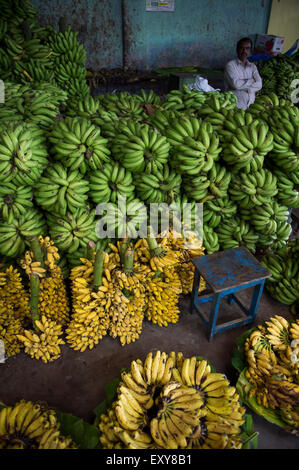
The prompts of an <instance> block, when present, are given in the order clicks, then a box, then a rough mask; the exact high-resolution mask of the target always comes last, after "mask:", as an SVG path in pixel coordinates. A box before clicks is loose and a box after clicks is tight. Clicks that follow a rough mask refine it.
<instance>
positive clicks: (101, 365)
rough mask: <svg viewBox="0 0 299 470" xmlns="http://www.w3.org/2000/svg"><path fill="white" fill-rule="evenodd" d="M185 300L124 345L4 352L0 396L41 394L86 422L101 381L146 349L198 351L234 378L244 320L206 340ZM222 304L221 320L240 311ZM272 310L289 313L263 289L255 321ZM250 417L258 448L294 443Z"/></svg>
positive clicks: (11, 399) (297, 443)
mask: <svg viewBox="0 0 299 470" xmlns="http://www.w3.org/2000/svg"><path fill="white" fill-rule="evenodd" d="M240 299H241V300H242V301H243V303H244V305H249V300H250V299H251V292H250V289H247V290H246V291H243V292H242V295H240ZM189 303H190V297H189V296H185V297H183V298H182V299H181V301H180V306H181V316H180V320H179V322H178V323H177V324H175V325H170V326H168V327H167V328H160V327H158V326H155V325H153V324H152V323H149V322H144V327H143V331H142V335H141V336H140V338H139V340H137V341H135V343H132V344H130V345H127V346H125V347H122V346H121V345H120V343H119V341H118V340H115V339H112V338H110V337H105V338H104V339H103V340H102V341H101V342H100V343H99V344H98V345H97V346H96V347H95V348H94V349H93V350H91V351H89V350H88V351H85V352H84V353H80V352H76V351H74V350H72V349H70V348H69V347H68V346H63V347H62V357H61V358H60V359H58V360H57V361H55V362H53V363H49V364H43V363H42V362H41V361H37V360H34V359H31V358H30V357H29V356H28V355H26V354H24V353H21V354H19V355H17V356H15V357H11V358H9V359H8V360H7V361H6V363H5V364H0V372H1V381H0V401H2V402H4V403H5V404H7V405H12V404H14V403H15V402H16V401H18V400H20V399H21V398H25V399H28V400H42V401H46V402H47V403H48V404H49V406H50V407H53V408H56V409H58V410H60V411H63V412H66V413H72V414H74V415H76V416H78V417H81V418H83V419H85V420H87V421H89V422H92V421H93V419H94V414H93V411H92V410H93V409H94V408H95V407H96V406H97V405H98V404H99V403H100V402H101V401H102V400H103V399H104V397H105V391H104V387H105V385H106V383H107V382H109V381H110V380H111V379H113V378H115V377H119V373H120V369H121V368H122V367H128V366H129V364H130V362H131V361H132V360H133V359H136V358H140V359H142V360H144V358H145V357H146V355H147V354H148V352H149V351H157V350H158V349H159V350H161V351H165V352H169V351H171V350H174V351H182V352H183V353H184V355H185V356H186V357H188V356H189V357H191V356H192V355H200V356H203V357H205V358H207V359H208V360H209V361H210V362H211V363H212V364H213V365H214V367H215V368H216V370H217V371H219V372H223V373H225V374H226V375H227V377H228V378H229V380H230V381H231V382H232V383H233V384H235V383H236V380H237V372H236V370H235V369H234V368H233V367H232V365H231V356H232V352H233V349H234V342H235V340H236V339H237V338H238V337H239V336H240V335H241V334H242V333H243V332H244V331H246V330H247V329H248V328H249V326H244V327H237V328H234V329H231V330H229V331H228V332H224V333H219V334H218V335H215V337H214V339H213V341H211V342H209V341H208V340H207V337H206V330H205V328H204V326H203V324H202V322H201V320H200V318H199V316H198V315H197V314H196V313H194V314H192V315H191V314H190V311H189ZM222 309H223V310H222V312H223V314H224V316H225V318H226V320H229V319H231V318H232V317H233V316H236V313H237V317H238V316H239V313H240V310H239V308H238V307H237V306H235V304H234V305H233V306H228V304H226V303H223V304H222ZM232 313H233V315H232ZM274 314H280V315H282V316H284V317H285V318H287V319H293V318H294V317H293V316H292V315H291V313H290V312H289V309H288V307H287V306H284V305H282V304H280V303H278V302H276V301H274V300H273V299H272V298H271V297H270V296H269V295H268V294H267V292H266V291H265V290H264V293H263V296H262V299H261V302H260V307H259V311H258V314H257V318H256V324H258V323H261V322H263V321H264V320H267V319H269V318H270V317H271V316H273V315H274ZM229 317H231V318H229ZM220 320H221V318H220ZM248 412H249V413H250V410H248ZM253 419H254V425H255V430H256V431H258V432H259V449H298V448H299V439H298V437H295V436H293V435H290V434H288V433H287V432H286V431H284V430H281V429H280V428H279V427H278V426H275V425H274V424H271V423H269V422H267V421H265V420H264V419H263V418H261V417H259V416H257V415H253Z"/></svg>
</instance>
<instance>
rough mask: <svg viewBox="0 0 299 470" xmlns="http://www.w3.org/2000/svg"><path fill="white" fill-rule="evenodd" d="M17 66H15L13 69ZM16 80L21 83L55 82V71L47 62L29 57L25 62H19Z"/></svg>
mask: <svg viewBox="0 0 299 470" xmlns="http://www.w3.org/2000/svg"><path fill="white" fill-rule="evenodd" d="M16 70H17V67H15V71H16ZM18 80H19V81H20V82H22V83H24V82H28V80H29V81H30V82H48V83H53V84H54V83H55V72H54V70H53V69H52V68H50V67H49V66H48V65H47V64H43V63H42V62H40V61H36V60H34V59H30V60H28V61H27V62H21V63H19V67H18Z"/></svg>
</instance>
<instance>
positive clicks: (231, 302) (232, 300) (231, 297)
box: [227, 294, 235, 305]
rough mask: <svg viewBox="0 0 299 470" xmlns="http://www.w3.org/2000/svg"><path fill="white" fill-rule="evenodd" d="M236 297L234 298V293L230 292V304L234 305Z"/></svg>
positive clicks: (228, 298)
mask: <svg viewBox="0 0 299 470" xmlns="http://www.w3.org/2000/svg"><path fill="white" fill-rule="evenodd" d="M234 301H235V299H234V295H233V294H229V295H228V296H227V302H228V303H229V305H233V303H234Z"/></svg>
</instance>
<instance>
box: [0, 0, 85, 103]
mask: <svg viewBox="0 0 299 470" xmlns="http://www.w3.org/2000/svg"><path fill="white" fill-rule="evenodd" d="M1 11H2V12H3V14H2V17H1V23H0V65H1V69H2V70H3V71H4V76H3V78H4V79H5V80H8V81H12V82H18V83H27V82H30V83H34V82H36V83H42V82H47V83H49V84H51V85H55V84H57V85H59V87H61V88H62V89H63V90H67V92H68V94H69V95H70V96H73V97H84V96H86V95H88V94H89V86H88V84H87V81H86V75H87V73H86V68H85V66H84V62H85V59H86V51H85V49H84V47H83V45H82V44H80V43H79V41H78V39H77V36H78V32H73V31H72V30H71V27H70V26H67V27H63V26H62V28H61V30H60V31H56V29H54V28H53V27H52V26H50V25H47V26H45V27H41V26H40V25H39V22H38V20H37V18H36V15H37V10H36V9H35V8H34V7H33V5H32V4H31V3H30V2H29V1H27V0H24V1H23V0H22V1H17V2H16V1H14V0H9V1H7V2H4V1H2V2H1Z"/></svg>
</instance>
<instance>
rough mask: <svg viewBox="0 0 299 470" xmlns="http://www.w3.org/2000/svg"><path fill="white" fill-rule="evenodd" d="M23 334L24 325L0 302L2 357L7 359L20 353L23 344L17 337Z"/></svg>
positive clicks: (12, 311)
mask: <svg viewBox="0 0 299 470" xmlns="http://www.w3.org/2000/svg"><path fill="white" fill-rule="evenodd" d="M23 333H24V324H23V322H22V321H21V319H20V318H19V317H18V316H17V315H16V314H15V312H14V310H13V309H12V308H10V307H8V306H7V305H6V303H5V302H4V301H3V300H2V299H1V300H0V340H1V341H2V342H3V344H4V356H5V358H8V357H10V356H15V355H16V354H18V353H20V352H21V351H22V349H23V343H22V342H21V341H20V340H19V339H18V337H17V335H20V334H23Z"/></svg>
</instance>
